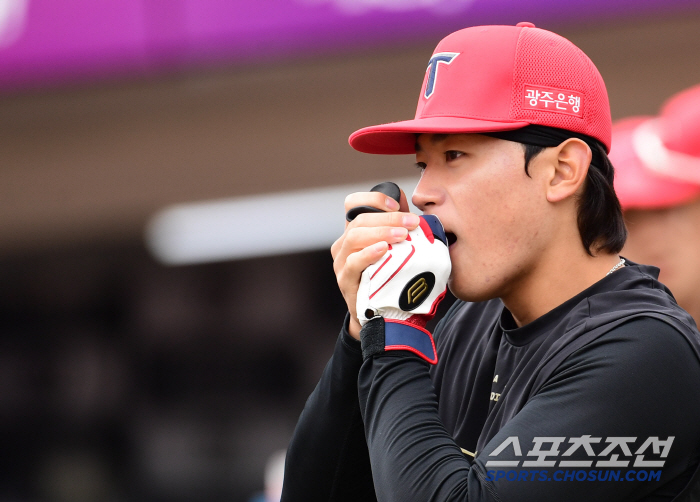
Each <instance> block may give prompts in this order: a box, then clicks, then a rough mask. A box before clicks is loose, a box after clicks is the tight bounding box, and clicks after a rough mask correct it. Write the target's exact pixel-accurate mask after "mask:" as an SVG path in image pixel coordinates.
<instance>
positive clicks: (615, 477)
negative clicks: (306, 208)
mask: <svg viewBox="0 0 700 502" xmlns="http://www.w3.org/2000/svg"><path fill="white" fill-rule="evenodd" d="M657 273H658V272H657V271H655V270H654V269H652V268H650V267H643V266H636V265H634V264H632V265H631V266H628V267H625V268H623V269H621V270H619V271H617V272H615V273H613V274H611V275H610V276H608V277H606V278H605V279H603V280H601V281H599V282H598V283H596V284H595V285H593V286H592V287H591V288H588V289H587V290H585V291H583V292H582V293H580V294H579V295H577V296H576V297H574V298H572V299H570V300H569V301H567V302H565V303H564V304H562V305H561V306H559V307H557V308H556V309H554V310H552V311H551V312H549V313H547V314H546V315H544V316H542V317H541V318H539V319H537V320H535V321H534V322H532V323H530V324H528V325H526V326H523V327H521V328H517V327H516V326H515V323H514V321H513V318H512V316H511V315H510V313H509V312H508V310H507V309H505V308H504V307H503V305H502V304H501V302H500V301H498V300H492V301H489V302H484V303H477V304H474V303H472V304H469V303H463V302H457V303H456V304H455V305H453V307H452V308H451V309H450V311H449V312H448V314H447V315H446V316H445V318H444V319H443V320H442V321H441V323H440V324H439V325H438V327H437V328H436V330H435V338H436V346H437V352H438V363H437V365H435V366H431V365H428V364H427V363H426V362H425V361H423V360H422V359H420V358H418V357H417V356H415V355H413V354H412V353H410V352H407V351H405V352H404V351H391V352H384V353H380V354H377V355H374V356H371V357H367V358H366V359H365V360H364V361H363V358H362V353H361V348H360V346H359V343H358V342H356V341H355V340H353V339H352V338H350V337H349V335H348V334H347V332H346V331H345V330H343V331H341V334H340V337H339V340H338V343H337V345H336V349H335V352H334V355H333V358H332V359H331V361H330V362H329V364H328V366H327V367H326V370H325V371H324V374H323V376H322V378H321V381H320V382H319V385H318V386H317V388H316V390H315V391H314V393H313V394H312V395H311V397H310V398H309V401H308V402H307V405H306V407H305V409H304V412H303V413H302V416H301V418H300V420H299V424H298V426H297V430H296V431H295V435H294V438H293V440H292V442H291V444H290V448H289V453H288V458H287V468H286V472H285V486H284V491H283V496H282V501H283V502H292V501H302V500H303V501H315V500H319V501H320V500H323V501H327V500H333V501H370V500H381V501H402V502H406V501H429V500H430V501H467V500H469V501H482V500H500V501H507V500H518V501H523V500H525V501H526V500H533V501H534V500H537V501H546V500H557V501H560V500H567V501H569V500H570V501H577V500H581V501H583V500H587V501H588V500H593V499H594V498H595V497H597V498H599V499H601V500H606V501H607V500H671V499H672V498H673V497H674V496H675V495H676V494H678V493H679V492H680V491H681V490H682V489H683V488H684V487H685V486H686V485H688V484H689V481H690V479H691V477H692V476H693V474H694V473H695V472H696V469H697V466H698V461H699V460H700V420H698V419H699V418H700V401H699V400H698V399H697V397H698V396H700V359H699V356H698V354H700V349H699V348H700V341H699V336H698V334H697V330H696V329H695V326H694V323H693V322H692V319H690V318H689V316H687V314H685V313H684V312H683V311H682V310H680V309H679V308H678V307H677V306H676V304H675V302H674V301H673V299H672V297H671V296H670V295H669V294H668V292H667V290H666V289H665V288H664V287H663V285H661V284H660V283H658V282H657V281H656V280H655V277H656V274H657ZM666 447H668V448H666ZM664 454H665V455H664ZM528 462H529V463H528ZM649 462H651V463H649ZM620 479H622V481H620ZM691 499H692V498H691Z"/></svg>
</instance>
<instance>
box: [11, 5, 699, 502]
mask: <svg viewBox="0 0 700 502" xmlns="http://www.w3.org/2000/svg"><path fill="white" fill-rule="evenodd" d="M138 1H140V0H138ZM138 1H137V0H129V2H127V3H128V5H132V6H133V5H134V4H136V3H138ZM75 2H77V3H81V2H80V1H78V0H75ZM85 3H86V2H82V4H85ZM87 3H88V4H89V3H90V2H87ZM226 3H227V2H216V1H214V0H207V1H206V2H201V1H200V2H184V1H182V2H179V5H185V4H187V5H200V6H201V5H206V4H212V5H214V4H221V5H223V4H226ZM264 3H265V4H266V5H267V4H269V1H266V2H264ZM307 3H314V2H312V1H311V0H308V1H307ZM341 3H342V2H341ZM345 3H346V4H347V2H345ZM436 3H438V2H436ZM446 3H450V2H446ZM452 3H453V4H455V5H456V4H460V5H462V6H463V9H467V8H468V3H469V2H460V1H457V0H455V1H454V2H452ZM515 3H517V4H518V5H524V4H523V3H522V2H515ZM515 3H514V2H510V3H509V2H501V3H499V2H481V1H480V0H479V1H478V2H477V1H476V0H475V2H474V5H477V4H479V5H482V6H483V4H493V5H497V6H498V5H500V7H499V9H500V10H498V9H496V10H490V11H488V12H486V11H485V10H484V9H482V10H481V11H479V12H480V13H481V14H479V15H480V16H481V17H476V18H474V19H472V18H471V17H470V16H469V15H468V10H464V12H465V14H464V16H463V17H459V16H454V15H452V16H451V17H450V19H451V21H450V22H451V23H455V24H459V25H460V26H461V25H463V26H467V25H469V24H474V21H475V20H480V22H491V23H495V22H500V23H506V22H517V21H521V20H528V21H534V22H535V23H536V24H540V25H541V26H542V27H544V28H548V29H552V30H554V31H557V32H559V33H561V34H562V35H564V36H566V37H568V38H570V39H571V40H572V41H574V42H575V43H576V44H577V45H579V46H580V47H581V48H582V49H583V50H584V51H585V52H586V53H587V54H589V56H590V57H591V59H592V60H593V61H594V62H595V63H596V65H597V66H598V67H599V69H600V71H601V73H602V75H603V77H604V78H605V81H606V84H607V86H608V91H609V94H610V100H611V104H612V111H613V116H614V117H615V118H618V117H623V116H628V115H634V114H642V113H654V112H655V111H656V110H657V109H658V106H659V104H660V103H661V102H662V101H663V100H664V99H665V98H666V97H667V96H669V95H671V94H672V93H674V92H676V91H678V90H680V89H683V88H686V87H689V86H690V85H692V84H695V83H697V82H700V50H698V49H700V39H699V38H698V35H697V34H698V33H700V11H699V10H698V6H697V5H696V2H684V1H680V0H679V1H674V2H671V3H672V4H673V6H674V10H672V11H669V12H668V13H666V14H664V12H663V10H659V9H658V8H657V10H656V11H654V12H655V15H654V17H650V16H649V12H652V10H653V9H652V10H650V9H651V7H649V6H654V5H656V6H657V7H658V6H659V5H661V3H660V2H654V1H652V0H647V1H644V2H626V1H625V2H621V3H620V5H621V7H620V9H618V10H617V11H615V12H616V14H615V16H612V17H611V20H610V21H608V22H606V23H603V22H602V21H601V20H602V19H604V18H605V16H604V15H605V8H604V4H605V5H609V2H573V3H572V5H574V4H575V6H578V7H576V9H579V10H576V9H573V8H572V9H573V10H571V11H570V12H569V15H568V17H566V16H565V17H559V18H557V17H556V16H554V17H553V16H551V15H543V14H542V12H543V11H545V10H546V11H548V12H549V11H551V12H554V10H556V9H554V8H553V7H551V6H552V5H554V3H552V2H549V3H548V2H541V4H542V5H540V7H541V9H540V10H539V11H538V10H536V9H535V10H533V11H532V15H531V16H527V17H528V19H510V18H511V17H514V16H515V15H516V14H517V15H520V13H522V14H523V16H524V15H525V14H526V13H527V9H526V8H525V7H522V8H521V10H514V11H513V12H508V13H506V14H507V15H506V14H503V15H502V16H501V15H500V14H499V12H505V11H506V10H507V9H506V7H507V6H508V5H511V4H515ZM39 4H41V2H39ZM146 4H148V6H149V9H151V10H149V11H148V12H150V14H148V15H149V16H150V17H148V19H151V20H152V19H155V18H157V16H156V17H155V18H154V15H155V14H153V13H154V12H155V13H156V14H157V13H158V12H162V11H163V9H164V7H163V5H165V4H162V3H159V2H157V1H148V2H146ZM321 4H323V5H325V7H323V8H328V9H330V8H331V7H330V4H331V2H330V0H329V1H328V2H324V1H322V0H318V1H317V2H315V5H321ZM28 5H29V6H30V7H29V8H30V9H31V8H32V5H34V4H33V3H31V2H30V3H29V4H28ZM125 5H126V4H125ZM538 5H539V3H538ZM504 6H505V7H504ZM548 6H549V7H548ZM635 6H639V9H638V11H635V10H633V9H635ZM645 6H646V7H645ZM550 7H551V8H550ZM193 8H194V7H193ZM197 8H200V7H197ZM201 8H204V7H201ZM480 8H481V7H480ZM519 8H520V7H519ZM625 9H627V11H625ZM645 9H646V10H645ZM579 11H580V12H582V13H586V16H581V17H580V19H579V17H577V12H579ZM29 12H31V10H30V11H29ZM119 12H122V14H123V13H124V12H128V9H127V8H124V9H122V10H121V11H119ZM625 12H627V15H625ZM640 13H641V14H640ZM644 13H646V15H645V16H642V14H644ZM176 14H177V12H176V11H173V13H172V15H173V16H175V15H176ZM632 14H635V16H636V17H634V16H632ZM124 15H126V14H124ZM353 15H359V14H353ZM402 15H403V16H405V19H406V20H407V23H408V24H406V26H418V24H416V23H419V22H420V21H421V18H420V16H417V15H415V13H414V14H407V13H404V14H402ZM499 16H500V17H499ZM596 16H598V17H596ZM357 19H360V20H361V19H363V18H361V17H360V18H357ZM402 19H403V18H402ZM540 20H542V22H543V23H540ZM49 21H50V18H47V19H45V20H44V22H47V23H48V22H49ZM353 22H359V21H353ZM548 22H549V23H551V24H547V23H548ZM579 22H581V24H579ZM410 23H414V24H410ZM175 25H177V23H175ZM380 25H381V23H379V22H377V21H376V20H375V21H374V24H371V23H370V25H368V26H372V27H373V28H372V29H371V30H370V29H369V28H368V29H367V30H365V31H359V32H357V33H355V32H353V31H352V30H350V31H346V32H344V33H345V35H344V37H345V38H344V39H343V40H345V42H344V43H345V44H346V45H344V46H343V47H342V48H341V49H338V52H337V53H335V54H334V53H332V51H331V52H323V51H321V52H320V53H316V54H315V55H314V57H304V56H303V54H302V53H301V52H299V53H296V55H290V54H286V55H285V56H284V57H278V58H277V59H275V58H272V59H270V60H267V61H266V62H265V64H260V63H259V62H255V61H252V60H251V58H249V57H248V58H247V59H246V58H243V59H242V60H241V61H243V62H241V61H238V60H237V62H235V64H234V63H231V62H230V61H229V62H228V63H226V60H221V61H219V62H218V63H217V61H216V58H214V59H211V58H210V59H207V65H205V66H202V67H196V65H195V66H183V65H184V63H183V61H184V62H187V61H189V59H188V57H190V56H191V52H188V51H187V50H184V49H183V47H180V51H179V52H178V51H177V50H176V49H178V46H177V44H174V45H173V44H171V43H170V42H172V40H173V39H172V38H168V37H170V36H171V35H172V33H170V32H167V31H159V32H157V36H158V37H160V38H156V39H153V38H151V39H149V40H150V41H151V42H153V40H155V42H154V44H155V45H156V46H158V47H160V48H161V49H162V48H163V47H166V48H167V47H169V48H170V49H172V48H173V47H175V49H173V50H174V52H167V54H165V55H166V56H168V58H169V59H168V58H166V62H168V61H169V63H168V64H167V65H165V66H162V67H157V68H155V70H158V71H155V70H154V71H143V72H140V73H139V72H136V73H129V72H128V71H125V72H122V73H120V74H119V78H118V79H113V78H111V77H113V76H114V75H112V74H109V72H107V73H99V79H98V78H97V77H95V79H96V80H90V79H88V80H86V81H74V80H70V83H69V85H68V84H66V81H65V74H60V72H59V73H58V74H57V75H59V77H61V78H59V80H60V82H59V83H61V85H47V86H43V84H42V85H38V86H34V87H33V88H32V90H26V89H24V90H23V89H21V88H19V87H17V86H16V85H15V84H16V83H17V81H10V80H7V79H6V80H5V81H6V82H9V84H7V85H8V86H9V87H6V89H10V90H6V91H5V93H4V94H3V95H1V96H0V137H1V138H2V153H1V154H0V228H1V229H2V230H1V231H0V444H2V457H1V459H2V460H1V461H0V462H1V469H0V500H13V501H40V500H41V501H75V502H80V501H96V500H100V501H110V500H114V501H121V500H134V501H161V500H162V501H166V500H167V501H174V502H178V501H182V502H185V501H193V500H209V501H217V500H227V501H234V502H235V501H246V500H248V498H249V496H250V495H251V494H252V493H254V492H258V491H260V490H261V489H262V486H263V471H264V467H265V462H266V460H267V458H268V457H269V456H270V454H271V453H273V452H274V451H277V450H279V449H283V448H285V447H286V444H287V441H288V439H289V436H290V435H291V432H292V429H293V427H294V425H295V423H296V419H297V417H298V414H299V412H300V411H301V409H302V407H303V404H304V401H305V399H306V397H307V396H308V394H309V392H310V391H311V389H312V388H313V386H314V385H315V382H316V381H317V379H318V377H319V375H320V372H321V371H322V368H323V366H324V364H325V362H326V360H327V359H328V357H329V355H330V353H331V351H332V347H333V344H334V342H335V338H336V336H337V333H338V330H339V328H340V323H341V322H342V319H343V315H344V311H345V309H344V307H343V305H344V304H343V301H342V298H341V296H340V294H339V293H338V292H337V288H336V284H335V278H334V276H333V272H332V267H331V258H330V253H329V252H328V250H319V251H318V252H310V253H303V254H294V255H286V256H278V257H270V258H257V259H249V260H244V261H236V262H223V263H213V264H207V265H196V266H183V267H166V266H163V265H160V264H158V263H157V262H156V261H155V260H154V259H153V257H152V256H150V255H149V254H148V252H147V251H146V249H145V246H144V243H143V232H144V227H145V225H146V223H147V221H148V220H149V218H150V217H151V216H152V215H153V214H154V213H155V212H156V211H157V210H159V209H160V208H162V207H164V206H167V205H169V204H173V203H179V202H189V201H197V200H207V199H215V198H220V197H230V196H242V195H251V194H260V193H266V192H274V191H281V190H290V189H299V188H308V187H321V186H326V185H334V184H340V183H350V182H363V183H364V182H365V181H366V180H376V179H392V178H396V177H403V176H405V175H406V169H407V168H408V169H409V170H410V166H411V165H412V162H413V160H412V159H410V158H401V157H391V158H383V157H378V156H366V155H362V154H359V153H357V152H354V151H352V150H351V149H350V148H349V146H348V145H347V137H348V135H349V133H351V132H352V131H354V130H355V129H358V128H360V127H362V126H365V125H369V124H374V123H383V122H386V121H389V120H399V119H405V118H410V117H412V115H413V112H414V110H415V102H416V97H417V95H416V89H418V88H419V87H420V83H421V81H422V79H423V73H422V70H423V69H424V68H425V64H426V62H427V59H428V57H429V55H430V54H431V52H432V50H433V48H434V46H435V43H436V42H437V41H438V40H439V39H440V38H441V37H442V36H443V35H445V34H447V32H448V31H450V29H453V28H454V26H451V27H450V28H449V29H448V28H445V27H444V26H440V25H439V24H434V25H431V27H430V29H429V30H427V29H426V31H425V32H424V33H422V34H421V37H422V38H416V35H415V32H412V31H411V30H409V29H408V28H406V29H404V30H402V29H398V28H397V30H398V31H397V33H399V35H400V37H399V38H396V39H394V40H393V42H391V43H388V42H387V44H386V45H376V42H382V38H381V37H379V36H378V35H377V36H376V37H375V38H374V39H373V38H372V37H369V38H367V40H366V43H365V44H364V45H362V44H360V45H359V46H357V47H355V46H353V43H359V42H358V39H359V38H362V37H363V36H365V35H367V33H368V32H369V31H372V30H374V31H376V30H378V29H379V27H380ZM178 26H179V25H178ZM300 26H301V28H299V29H300V30H301V31H303V25H300ZM327 31H328V32H327V33H325V35H324V36H325V37H326V38H327V39H331V38H332V35H333V33H332V30H327ZM169 33H170V34H169ZM353 33H355V34H354V35H352V34H353ZM351 35H352V36H351ZM353 36H355V37H356V38H354V39H353ZM214 39H216V37H214V38H212V39H210V40H214ZM216 40H219V41H220V39H216ZM353 40H354V42H353ZM224 41H225V40H224ZM372 41H374V42H372ZM0 42H1V40H0ZM156 42H157V43H156ZM302 42H303V40H302V41H299V45H298V47H297V49H298V50H299V51H302V52H303V50H304V47H305V46H304V45H303V43H302ZM307 42H308V41H307ZM371 42H372V43H375V45H372V43H371ZM149 43H150V42H149ZM222 43H223V42H222ZM278 43H279V44H283V43H284V40H282V41H281V42H280V41H278ZM158 44H161V45H158ZM168 44H170V45H168ZM149 47H150V46H149ZM353 47H354V48H353ZM170 49H168V50H170ZM248 49H250V50H252V49H255V47H252V49H251V48H248ZM163 50H164V49H163ZM136 53H138V51H136ZM139 54H140V53H139ZM207 54H209V55H211V54H210V53H207ZM2 55H3V53H2V51H1V50H0V58H1V57H2ZM188 55H189V56H188ZM185 56H187V57H185ZM49 60H50V58H49ZM5 62H6V61H5ZM214 63H216V64H214ZM8 64H9V63H8ZM139 64H140V63H139ZM139 64H136V65H135V66H132V67H131V68H132V69H133V68H141V69H143V68H142V66H139ZM6 67H7V66H6ZM70 69H71V68H69V70H70ZM151 69H152V68H151ZM127 70H128V68H127ZM166 70H167V71H166ZM71 71H72V70H71ZM76 71H77V70H76ZM69 74H71V73H70V72H69ZM61 75H62V76H61ZM110 76H111V77H110ZM93 77H94V75H93ZM107 77H110V78H107ZM27 78H29V77H27ZM42 78H43V77H42ZM47 78H48V77H47ZM61 79H63V80H61ZM44 81H45V80H42V79H39V80H37V81H36V82H40V83H41V82H44ZM13 82H14V83H13ZM36 82H35V83H36ZM10 84H12V85H10ZM386 89H391V92H390V93H386ZM341 207H342V201H339V218H342V210H340V208H341ZM254 214H255V208H251V217H252V218H253V217H254ZM310 224H313V223H312V222H310ZM274 237H275V236H274V232H273V231H271V235H270V238H271V239H274ZM448 303H449V302H443V304H442V305H441V309H444V308H447V306H448Z"/></svg>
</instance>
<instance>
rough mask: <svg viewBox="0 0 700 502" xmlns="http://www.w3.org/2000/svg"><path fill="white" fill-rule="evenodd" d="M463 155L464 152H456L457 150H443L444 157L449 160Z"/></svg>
mask: <svg viewBox="0 0 700 502" xmlns="http://www.w3.org/2000/svg"><path fill="white" fill-rule="evenodd" d="M462 155H464V152H458V151H457V150H448V151H446V152H445V159H447V161H448V162H449V161H450V160H455V159H458V158H459V157H461V156H462Z"/></svg>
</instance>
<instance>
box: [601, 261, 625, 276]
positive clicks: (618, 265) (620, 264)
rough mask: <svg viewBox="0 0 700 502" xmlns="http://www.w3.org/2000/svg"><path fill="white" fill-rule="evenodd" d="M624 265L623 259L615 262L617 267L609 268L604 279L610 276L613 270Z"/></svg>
mask: <svg viewBox="0 0 700 502" xmlns="http://www.w3.org/2000/svg"><path fill="white" fill-rule="evenodd" d="M624 264H625V259H624V258H620V261H618V262H617V265H615V266H614V267H613V268H611V269H610V272H608V273H607V274H605V276H606V277H607V276H609V275H610V274H612V273H613V272H615V270H617V269H618V268H620V267H622V266H624Z"/></svg>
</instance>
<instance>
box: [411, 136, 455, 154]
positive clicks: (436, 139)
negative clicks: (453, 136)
mask: <svg viewBox="0 0 700 502" xmlns="http://www.w3.org/2000/svg"><path fill="white" fill-rule="evenodd" d="M419 136H420V134H416V145H415V148H416V152H420V151H422V150H423V149H422V148H421V147H420V145H419V144H418V137H419ZM448 136H449V134H433V135H432V136H431V138H430V142H431V143H432V144H435V143H439V142H440V141H443V140H444V139H446V138H447V137H448Z"/></svg>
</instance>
